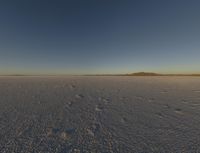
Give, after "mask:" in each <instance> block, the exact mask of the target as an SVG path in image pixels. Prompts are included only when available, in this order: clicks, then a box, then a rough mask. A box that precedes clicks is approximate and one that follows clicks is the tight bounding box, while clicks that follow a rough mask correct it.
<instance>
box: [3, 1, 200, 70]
mask: <svg viewBox="0 0 200 153" xmlns="http://www.w3.org/2000/svg"><path fill="white" fill-rule="evenodd" d="M199 8H200V1H199V0H121V1H119V0H109V1H108V0H84V1H83V0H42V1H41V0H28V1H27V0H17V1H16V0H2V1H0V74H100V73H103V74H105V73H132V72H138V71H147V72H157V73H200V9H199Z"/></svg>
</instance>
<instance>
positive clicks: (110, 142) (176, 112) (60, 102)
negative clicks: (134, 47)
mask: <svg viewBox="0 0 200 153" xmlns="http://www.w3.org/2000/svg"><path fill="white" fill-rule="evenodd" d="M0 152H1V153H29V152H30V153H48V152H51V153H67V152H69V153H70V152H74V153H82V152H83V153H85V152H88V153H96V152H97V153H134V152H136V153H151V152H155V153H165V152H166V153H172V152H174V153H179V152H180V153H181V152H185V153H197V152H200V78H199V77H119V76H118V77H102V76H101V77H100V76H99V77H94V76H90V77H89V76H88V77H86V76H85V77H0Z"/></svg>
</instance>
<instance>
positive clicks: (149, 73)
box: [128, 72, 162, 76]
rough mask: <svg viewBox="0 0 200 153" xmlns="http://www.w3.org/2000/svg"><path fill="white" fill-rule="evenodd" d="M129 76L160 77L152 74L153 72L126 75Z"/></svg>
mask: <svg viewBox="0 0 200 153" xmlns="http://www.w3.org/2000/svg"><path fill="white" fill-rule="evenodd" d="M128 75H129V76H162V74H158V73H153V72H137V73H131V74H128Z"/></svg>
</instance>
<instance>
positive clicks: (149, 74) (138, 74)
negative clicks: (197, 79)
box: [126, 72, 200, 76]
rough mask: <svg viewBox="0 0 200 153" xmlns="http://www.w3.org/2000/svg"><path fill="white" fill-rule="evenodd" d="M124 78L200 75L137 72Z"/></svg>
mask: <svg viewBox="0 0 200 153" xmlns="http://www.w3.org/2000/svg"><path fill="white" fill-rule="evenodd" d="M126 76H200V74H160V73H153V72H137V73H130V74H126Z"/></svg>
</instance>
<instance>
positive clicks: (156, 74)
mask: <svg viewBox="0 0 200 153" xmlns="http://www.w3.org/2000/svg"><path fill="white" fill-rule="evenodd" d="M68 75H69V74H68ZM68 75H67V74H58V75H51V74H48V75H46V74H40V75H36V74H35V75H34V74H31V75H27V74H8V75H0V76H68ZM70 76H200V73H199V74H161V73H154V72H136V73H127V74H84V75H70Z"/></svg>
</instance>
